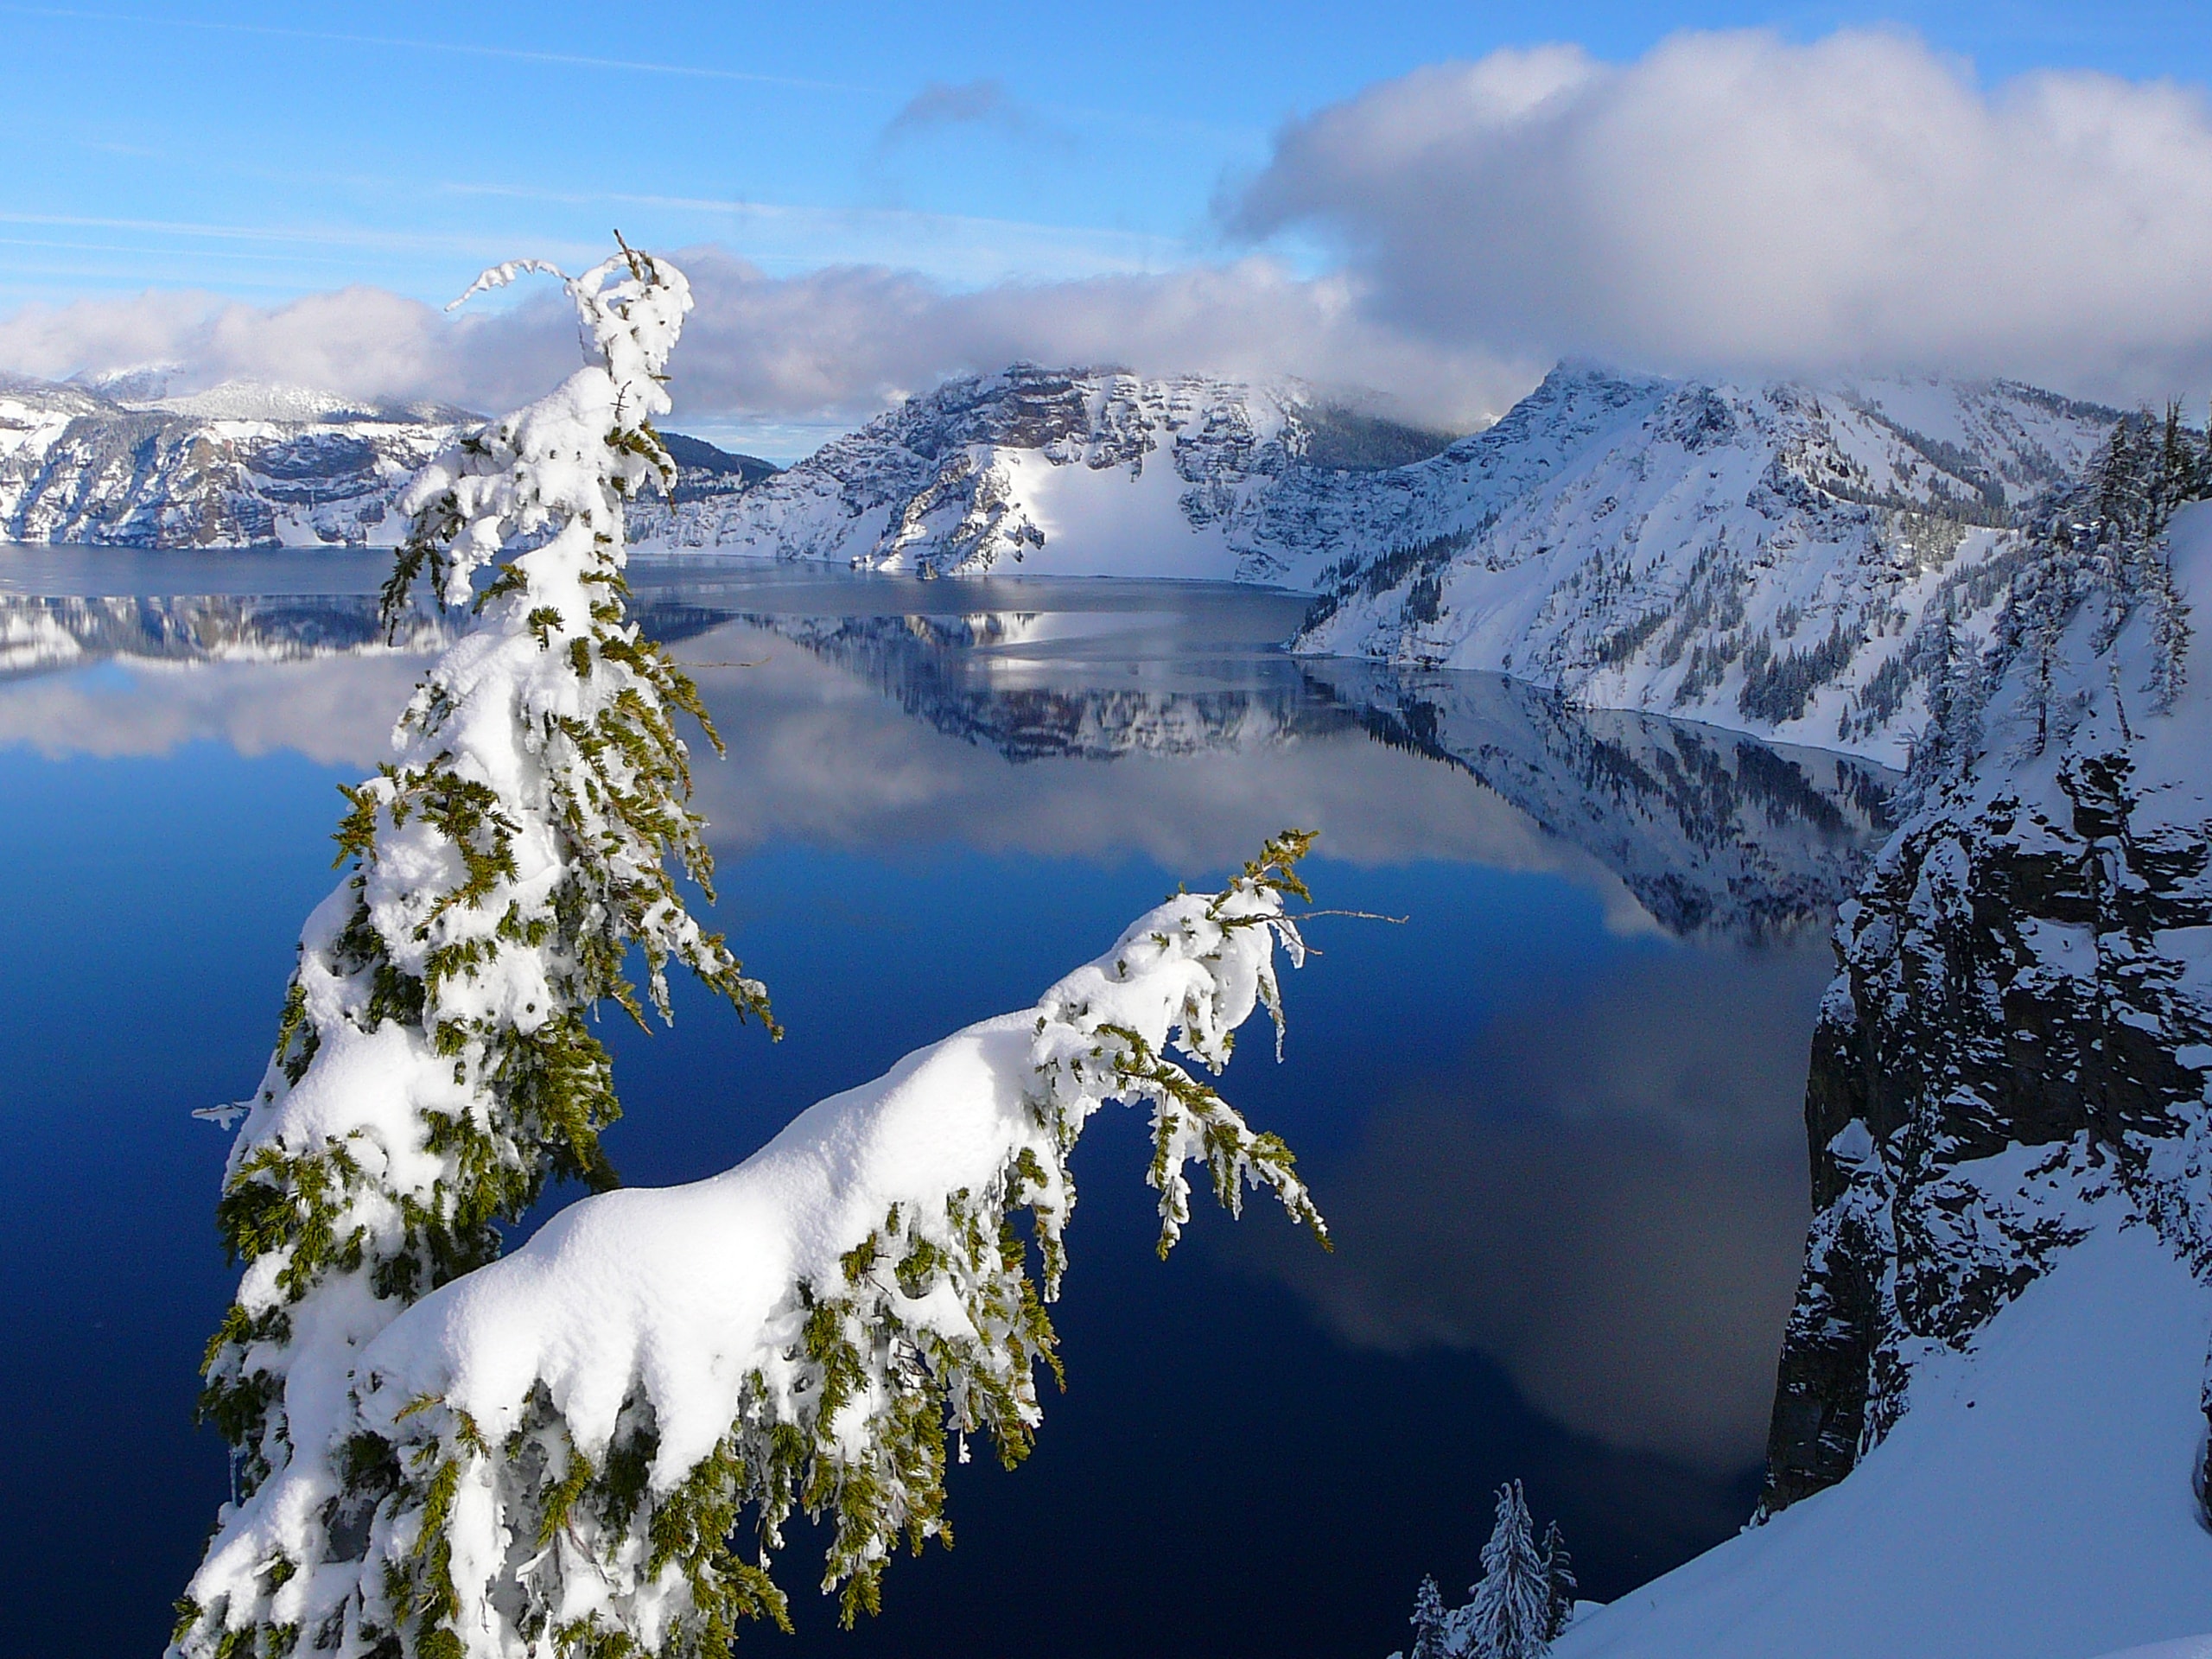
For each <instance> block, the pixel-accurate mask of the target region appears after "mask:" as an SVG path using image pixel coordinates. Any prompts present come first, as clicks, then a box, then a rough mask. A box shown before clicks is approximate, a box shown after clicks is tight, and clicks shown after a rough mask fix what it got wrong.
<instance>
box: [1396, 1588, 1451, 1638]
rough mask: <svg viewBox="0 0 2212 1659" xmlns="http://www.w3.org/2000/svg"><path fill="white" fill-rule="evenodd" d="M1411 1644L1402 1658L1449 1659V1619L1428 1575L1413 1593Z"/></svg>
mask: <svg viewBox="0 0 2212 1659" xmlns="http://www.w3.org/2000/svg"><path fill="white" fill-rule="evenodd" d="M1410 1623H1411V1624H1412V1625H1413V1627H1414V1644H1413V1647H1412V1649H1410V1650H1409V1651H1408V1654H1407V1656H1406V1659H1452V1618H1451V1615H1450V1614H1449V1613H1447V1612H1446V1611H1445V1610H1444V1595H1443V1592H1441V1591H1440V1590H1438V1589H1437V1587H1436V1580H1435V1578H1434V1577H1433V1575H1432V1576H1430V1577H1427V1578H1424V1579H1422V1580H1421V1588H1420V1589H1418V1590H1416V1591H1414V1613H1413V1618H1412V1619H1411V1621H1410Z"/></svg>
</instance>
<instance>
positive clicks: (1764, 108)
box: [1224, 31, 2212, 395]
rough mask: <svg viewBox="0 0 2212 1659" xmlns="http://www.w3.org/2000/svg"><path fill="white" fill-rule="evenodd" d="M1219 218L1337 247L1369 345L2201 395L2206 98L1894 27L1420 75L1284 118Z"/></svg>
mask: <svg viewBox="0 0 2212 1659" xmlns="http://www.w3.org/2000/svg"><path fill="white" fill-rule="evenodd" d="M1224 215H1225V216H1226V218H1227V219H1228V220H1229V221H1230V223H1231V224H1233V225H1234V226H1236V227H1237V228H1238V229H1240V230H1242V231H1243V232H1246V233H1247V234H1249V235H1254V236H1262V237H1264V236H1268V235H1271V234H1273V233H1275V232H1281V231H1285V230H1292V229H1297V230H1301V231H1305V232H1320V233H1322V234H1323V235H1324V236H1325V237H1327V238H1332V239H1333V240H1334V241H1335V242H1336V243H1337V244H1338V245H1339V246H1340V248H1341V249H1342V251H1343V252H1344V256H1345V257H1346V258H1347V259H1348V261H1349V270H1351V273H1353V274H1354V275H1355V276H1356V277H1357V278H1358V279H1360V281H1361V282H1362V283H1363V287H1362V293H1363V299H1364V302H1365V304H1366V305H1367V307H1368V308H1370V312H1371V315H1373V316H1374V317H1375V319H1376V320H1377V321H1381V322H1383V323H1384V324H1386V325H1391V326H1395V327H1401V328H1403V329H1405V330H1407V331H1408V332H1409V333H1412V334H1417V335H1420V336H1423V337H1426V338H1428V339H1432V340H1437V341H1440V342H1444V343H1446V344H1448V345H1449V346H1452V347H1453V348H1455V349H1459V350H1482V349H1488V350H1491V351H1493V352H1503V353H1509V354H1527V355H1533V356H1537V357H1542V356H1546V355H1550V354H1555V353H1569V352H1572V353H1590V354H1594V355H1599V356H1603V357H1610V358H1616V359H1625V360H1630V361H1634V362H1637V363H1640V364H1649V365H1657V366H1672V367H1685V368H1699V369H1702V368H1711V367H1716V366H1719V367H1726V366H1737V365H1740V366H1745V367H1751V368H1771V369H1776V370H1782V371H1797V372H1821V371H1824V370H1832V369H1839V368H1841V369H1852V368H1872V367H1928V368H1939V369H1948V370H1953V371H1958V372H1993V373H2006V374H2013V375H2020V376H2024V377H2027V378H2043V379H2044V380H2047V381H2053V382H2057V383H2061V384H2062V385H2065V386H2067V387H2068V388H2069V389H2077V390H2081V391H2098V392H2104V393H2107V394H2120V395H2140V394H2155V393H2157V392H2158V391H2165V390H2167V389H2169V388H2178V387H2182V386H2187V385H2202V382H2203V380H2204V379H2205V378H2207V376H2208V373H2212V300H2208V294H2212V119H2209V118H2208V111H2207V108H2206V105H2205V103H2204V100H2203V99H2202V97H2201V96H2200V95H2199V94H2198V93H2197V92H2195V91H2193V90H2190V89H2185V88H2183V87H2181V86H2176V85H2174V84H2171V83H2164V82H2154V83H2150V84H2136V83H2130V82H2126V81H2121V80H2118V79H2113V78H2111V77H2108V76H2104V75H2097V74H2088V73H2042V74H2036V75H2031V76H2027V77H2024V78H2023V79H2018V80H2016V81H2012V82H2010V83H2007V84H2006V85H2005V86H2001V87H1999V88H1997V89H1995V90H1994V91H1985V90H1983V89H1981V88H1980V87H1979V86H1977V85H1976V84H1975V82H1974V79H1973V78H1972V75H1971V72H1970V70H1969V69H1968V68H1967V66H1965V65H1963V64H1961V63H1959V62H1956V61H1955V60H1948V59H1945V58H1942V57H1939V56H1938V55H1936V54H1935V53H1933V52H1931V51H1929V49H1928V48H1926V47H1924V46H1923V45H1922V44H1921V43H1919V42H1918V41H1915V40H1913V39H1911V38H1910V37H1908V36H1905V35H1897V34H1892V33H1880V32H1865V31H1847V32H1844V33H1840V34H1837V35H1830V36H1828V37H1827V38H1826V39H1824V40H1821V41H1817V42H1815V43H1813V44H1811V45H1796V44H1791V43H1789V42H1788V41H1783V40H1782V39H1780V38H1779V37H1777V36H1776V35H1770V34H1767V33H1764V32H1740V33H1728V34H1705V35H1677V36H1675V37H1673V38H1671V39H1669V40H1668V41H1664V42H1662V44H1661V45H1659V46H1658V47H1657V48H1654V49H1653V51H1652V52H1651V53H1650V54H1648V55H1647V56H1645V57H1644V58H1643V59H1641V60H1638V61H1637V62H1635V63H1632V64H1629V65H1626V66H1623V67H1611V66H1606V65H1602V64H1599V63H1598V62H1596V61H1594V60H1592V59H1591V58H1589V57H1588V56H1587V55H1586V54H1583V53H1582V52H1580V50H1579V49H1577V48H1571V47H1549V48H1539V49H1536V50H1534V51H1506V52H1498V53H1495V54H1491V56H1489V57H1486V58H1484V59H1483V60H1481V61H1479V62H1477V63H1473V64H1451V65H1441V66H1436V67H1429V68H1425V69H1421V70H1418V71H1416V72H1414V73H1412V74H1409V75H1407V76H1405V77H1403V78H1402V79H1396V80H1392V81H1388V82H1384V83H1382V84H1380V85H1377V86H1372V87H1370V88H1369V89H1367V90H1366V91H1364V92H1361V93H1360V94H1359V95H1357V97H1355V98H1353V99H1349V100H1348V101H1346V102H1344V103H1342V104H1338V105H1332V106H1331V107H1329V108H1326V109H1324V110H1322V111H1319V113H1317V114H1315V115H1314V116H1313V117H1312V118H1309V119H1306V120H1302V121H1299V122H1294V123H1293V124H1291V125H1289V126H1288V127H1287V128H1286V129H1285V130H1284V131H1283V132H1282V133H1281V136H1280V137H1279V138H1278V141H1277V145H1276V150H1275V154H1274V158H1273V159H1272V161H1271V162H1269V164H1268V167H1267V168H1265V169H1264V170H1263V171H1262V173H1261V175H1259V176H1258V177H1257V178H1256V179H1255V180H1253V181H1251V182H1250V183H1249V185H1248V186H1247V187H1246V188H1244V189H1243V191H1242V192H1241V193H1239V194H1236V195H1235V196H1234V197H1232V198H1230V200H1227V201H1226V202H1225V204H1224Z"/></svg>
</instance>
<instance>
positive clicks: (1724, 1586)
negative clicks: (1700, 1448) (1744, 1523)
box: [1553, 1205, 2212, 1659]
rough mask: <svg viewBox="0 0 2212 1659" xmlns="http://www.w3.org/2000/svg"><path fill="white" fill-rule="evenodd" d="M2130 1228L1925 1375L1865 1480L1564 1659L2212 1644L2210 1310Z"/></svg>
mask: <svg viewBox="0 0 2212 1659" xmlns="http://www.w3.org/2000/svg"><path fill="white" fill-rule="evenodd" d="M2121 1208H2122V1206H2120V1205H2113V1206H2112V1207H2111V1210H2110V1211H2109V1212H2106V1213H2100V1214H2098V1215H2096V1216H2095V1217H2094V1222H2095V1230H2094V1232H2093V1233H2091V1234H2090V1236H2088V1237H2087V1238H2085V1239H2084V1240H2083V1241H2082V1243H2079V1244H2076V1245H2075V1246H2074V1247H2073V1248H2072V1249H2068V1250H2066V1251H2065V1252H2063V1255H2061V1257H2060V1259H2059V1260H2058V1262H2056V1265H2055V1266H2054V1267H2053V1268H2052V1269H2051V1271H2050V1273H2049V1274H2047V1275H2046V1276H2045V1277H2044V1278H2042V1279H2040V1280H2037V1281H2036V1282H2035V1283H2034V1284H2032V1285H2031V1286H2030V1287H2028V1288H2027V1289H2026V1290H2024V1291H2023V1292H2022V1293H2021V1294H2020V1295H2019V1296H2018V1298H2017V1299H2016V1300H2014V1301H2013V1302H2012V1304H2011V1305H2010V1306H2007V1307H2006V1308H2005V1310H2004V1311H2003V1312H2002V1313H1999V1315H1998V1316H1997V1317H1996V1318H1995V1319H1993V1320H1992V1321H1991V1322H1990V1324H1989V1325H1988V1326H1987V1328H1986V1329H1985V1330H1984V1331H1983V1332H1981V1334H1980V1338H1979V1339H1978V1340H1977V1341H1976V1343H1975V1345H1974V1352H1973V1353H1972V1355H1971V1356H1967V1357H1948V1356H1947V1357H1944V1358H1943V1359H1942V1361H1941V1362H1936V1363H1929V1365H1928V1366H1927V1368H1926V1370H1925V1372H1924V1374H1923V1376H1922V1377H1921V1378H1920V1380H1919V1382H1918V1383H1917V1384H1916V1388H1915V1390H1914V1395H1915V1397H1914V1405H1913V1409H1912V1410H1911V1411H1910V1413H1908V1414H1906V1416H1905V1417H1904V1420H1903V1421H1901V1422H1899V1423H1898V1425H1897V1427H1896V1428H1895V1429H1894V1430H1893V1431H1892V1432H1891V1434H1890V1435H1889V1437H1888V1438H1887V1439H1886V1440H1884V1441H1883V1442H1882V1444H1881V1445H1880V1446H1878V1447H1876V1448H1875V1449H1874V1451H1873V1452H1872V1453H1870V1454H1869V1455H1868V1457H1867V1458H1866V1461H1865V1462H1864V1463H1862V1464H1861V1465H1859V1468H1858V1470H1857V1471H1855V1472H1853V1475H1852V1477H1851V1478H1850V1479H1848V1480H1847V1481H1845V1482H1844V1483H1843V1484H1840V1485H1839V1486H1836V1487H1834V1488H1832V1489H1830V1490H1829V1491H1824V1492H1821V1493H1820V1494H1818V1495H1817V1496H1815V1497H1809V1498H1808V1499H1806V1500H1805V1501H1804V1502H1802V1503H1798V1504H1796V1505H1795V1506H1793V1507H1792V1508H1790V1509H1789V1510H1784V1511H1783V1513H1782V1514H1780V1515H1778V1516H1776V1517H1774V1519H1772V1520H1771V1521H1770V1522H1767V1523H1766V1524H1765V1525H1764V1526H1761V1527H1755V1528H1753V1529H1751V1530H1750V1531H1749V1532H1746V1533H1745V1534H1743V1535H1740V1536H1738V1537H1737V1538H1734V1539H1732V1540H1730V1541H1728V1542H1727V1543H1725V1544H1723V1545H1721V1546H1720V1547H1719V1548H1718V1549H1714V1550H1712V1551H1709V1552H1708V1553H1707V1554H1704V1555H1701V1556H1700V1557H1698V1558H1697V1559H1696V1560H1694V1561H1691V1562H1690V1563H1688V1565H1687V1566H1684V1567H1680V1568H1678V1569H1676V1570H1675V1572H1673V1573H1669V1574H1668V1575H1667V1576H1666V1577H1664V1578H1662V1579H1661V1580H1657V1581H1656V1583H1653V1584H1650V1585H1647V1586H1644V1587H1643V1589H1641V1590H1638V1591H1636V1592H1633V1593H1632V1594H1630V1595H1629V1596H1627V1597H1624V1598H1623V1599H1621V1600H1620V1601H1618V1602H1617V1603H1615V1604H1614V1605H1612V1606H1611V1607H1609V1608H1606V1609H1605V1610H1603V1611H1599V1612H1597V1613H1594V1614H1592V1615H1589V1616H1587V1617H1586V1619H1585V1620H1584V1621H1583V1622H1581V1623H1580V1624H1577V1625H1576V1626H1575V1627H1574V1628H1573V1629H1572V1630H1569V1631H1568V1632H1567V1635H1566V1636H1565V1637H1562V1638H1561V1639H1560V1642H1559V1643H1558V1644H1557V1645H1556V1646H1555V1647H1554V1649H1553V1654H1554V1659H1631V1656H1634V1659H1677V1656H1679V1659H1777V1656H1789V1659H1830V1656H1833V1659H1874V1656H1879V1659H1921V1656H1925V1659H2091V1656H2094V1655H2099V1654H2103V1653H2106V1652H2107V1651H2108V1650H2110V1649H2115V1648H2122V1647H2126V1646H2130V1645H2133V1644H2135V1643H2147V1642H2152V1641H2154V1640H2163V1639H2165V1638H2169V1637H2177V1636H2185V1635H2188V1634H2190V1633H2192V1632H2196V1631H2199V1630H2212V1533H2208V1532H2207V1530H2206V1529H2205V1527H2204V1524H2203V1522H2202V1515H2201V1510H2200V1508H2199V1505H2198V1503H2197V1502H2196V1495H2195V1494H2194V1492H2193V1491H2191V1489H2190V1480H2189V1471H2190V1467H2191V1465H2192V1464H2193V1463H2194V1462H2195V1461H2196V1458H2197V1456H2198V1452H2199V1448H2200V1446H2201V1443H2202V1440H2203V1438H2204V1415H2203V1413H2202V1409H2201V1408H2200V1407H2199V1405H2198V1401H2197V1390H2198V1388H2199V1386H2200V1384H2201V1383H2202V1377H2203V1372H2204V1353H2205V1343H2206V1339H2207V1338H2208V1337H2212V1291H2208V1290H2207V1288H2206V1287H2204V1286H2203V1285H2201V1284H2199V1283H2198V1282H2197V1281H2196V1278H2195V1277H2194V1276H2193V1275H2192V1274H2190V1270H2189V1269H2188V1268H2187V1267H2186V1266H2184V1265H2183V1263H2182V1262H2179V1261H2177V1259H2176V1258H2175V1256H2174V1255H2173V1252H2172V1251H2171V1249H2168V1248H2167V1247H2166V1245H2165V1244H2164V1243H2162V1242H2161V1241H2160V1240H2159V1239H2158V1236H2157V1235H2156V1234H2155V1233H2153V1232H2152V1231H2151V1230H2150V1229H2148V1228H2147V1227H2142V1226H2136V1227H2132V1228H2123V1227H2122V1225H2121V1224H2120V1223H2121V1216H2120V1213H2119V1212H2120V1209H2121ZM2084 1219H2089V1217H2084Z"/></svg>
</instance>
